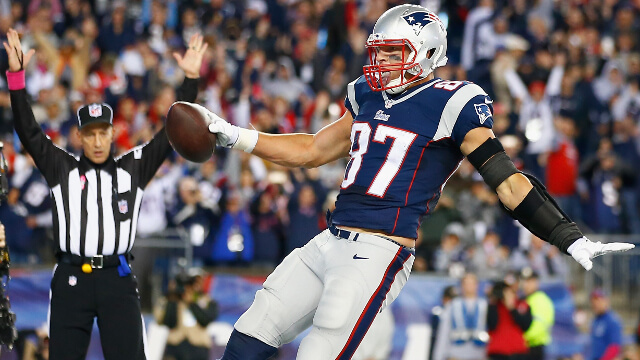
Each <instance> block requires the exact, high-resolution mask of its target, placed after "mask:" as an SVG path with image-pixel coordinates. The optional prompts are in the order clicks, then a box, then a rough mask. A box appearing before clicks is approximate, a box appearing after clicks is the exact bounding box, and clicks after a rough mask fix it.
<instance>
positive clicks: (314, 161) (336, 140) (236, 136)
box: [207, 110, 353, 168]
mask: <svg viewBox="0 0 640 360" xmlns="http://www.w3.org/2000/svg"><path fill="white" fill-rule="evenodd" d="M207 112H208V114H209V119H210V124H209V131H210V132H212V133H214V134H216V135H217V144H218V145H219V146H224V147H228V148H234V149H238V150H243V151H246V152H249V153H252V154H254V155H256V156H258V157H260V158H263V159H265V160H269V161H271V162H273V163H276V164H279V165H283V166H287V167H307V168H312V167H318V166H320V165H323V164H326V163H329V162H331V161H334V160H336V159H339V158H342V157H346V156H347V155H349V149H350V147H351V138H350V136H351V124H352V123H353V117H352V116H351V113H350V112H349V111H346V112H345V113H344V115H343V116H342V117H341V118H340V119H338V120H337V121H335V122H333V123H331V124H329V125H327V126H325V127H324V128H322V129H321V130H320V131H318V132H317V133H316V134H315V135H312V134H282V135H280V134H267V133H263V132H258V131H256V130H249V129H243V128H240V127H237V126H235V125H231V124H229V123H228V122H227V121H226V120H224V119H222V118H220V117H218V116H217V115H215V114H213V113H212V112H210V111H208V110H207Z"/></svg>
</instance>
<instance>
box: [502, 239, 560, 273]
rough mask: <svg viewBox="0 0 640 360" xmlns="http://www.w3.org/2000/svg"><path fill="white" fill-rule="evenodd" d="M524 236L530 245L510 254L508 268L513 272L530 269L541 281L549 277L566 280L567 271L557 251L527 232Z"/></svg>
mask: <svg viewBox="0 0 640 360" xmlns="http://www.w3.org/2000/svg"><path fill="white" fill-rule="evenodd" d="M526 234H527V235H528V236H529V237H530V238H531V243H530V244H529V246H528V247H527V248H526V249H522V248H520V249H517V250H515V251H514V252H513V253H512V255H511V258H510V260H509V261H510V263H511V265H510V267H511V268H512V269H514V270H522V269H524V268H531V269H532V270H533V271H534V272H535V273H536V274H538V276H539V277H540V278H541V279H543V280H547V279H549V278H551V277H559V278H560V279H566V276H567V275H568V274H569V269H568V268H567V263H566V262H565V260H564V259H563V257H562V254H561V253H560V252H559V251H558V249H557V248H554V247H553V246H551V245H550V244H549V243H547V242H545V241H544V240H542V239H540V238H539V237H537V236H535V235H532V234H531V233H529V232H526Z"/></svg>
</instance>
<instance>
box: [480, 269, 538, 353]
mask: <svg viewBox="0 0 640 360" xmlns="http://www.w3.org/2000/svg"><path fill="white" fill-rule="evenodd" d="M531 320H532V317H531V309H530V308H529V305H527V303H526V302H524V301H519V300H518V295H517V294H516V292H515V291H514V290H513V289H512V288H511V287H510V286H509V285H508V284H507V283H506V282H504V281H498V282H496V283H495V284H493V287H492V289H491V295H490V298H489V310H488V311H487V329H488V330H489V343H488V345H487V355H488V356H489V359H492V360H503V359H514V360H515V359H526V358H527V353H528V351H529V349H528V347H527V343H526V341H525V340H524V336H523V335H524V332H525V331H527V329H528V328H529V326H530V325H531Z"/></svg>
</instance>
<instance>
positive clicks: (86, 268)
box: [82, 264, 93, 274]
mask: <svg viewBox="0 0 640 360" xmlns="http://www.w3.org/2000/svg"><path fill="white" fill-rule="evenodd" d="M82 272H83V273H85V274H91V273H92V272H93V269H92V268H91V265H89V264H82Z"/></svg>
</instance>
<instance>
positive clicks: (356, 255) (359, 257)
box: [353, 254, 369, 260]
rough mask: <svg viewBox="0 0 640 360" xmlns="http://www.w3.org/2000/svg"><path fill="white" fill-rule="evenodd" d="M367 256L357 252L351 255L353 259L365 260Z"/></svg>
mask: <svg viewBox="0 0 640 360" xmlns="http://www.w3.org/2000/svg"><path fill="white" fill-rule="evenodd" d="M367 259H369V258H367V257H361V256H358V254H355V255H353V260H367Z"/></svg>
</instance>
